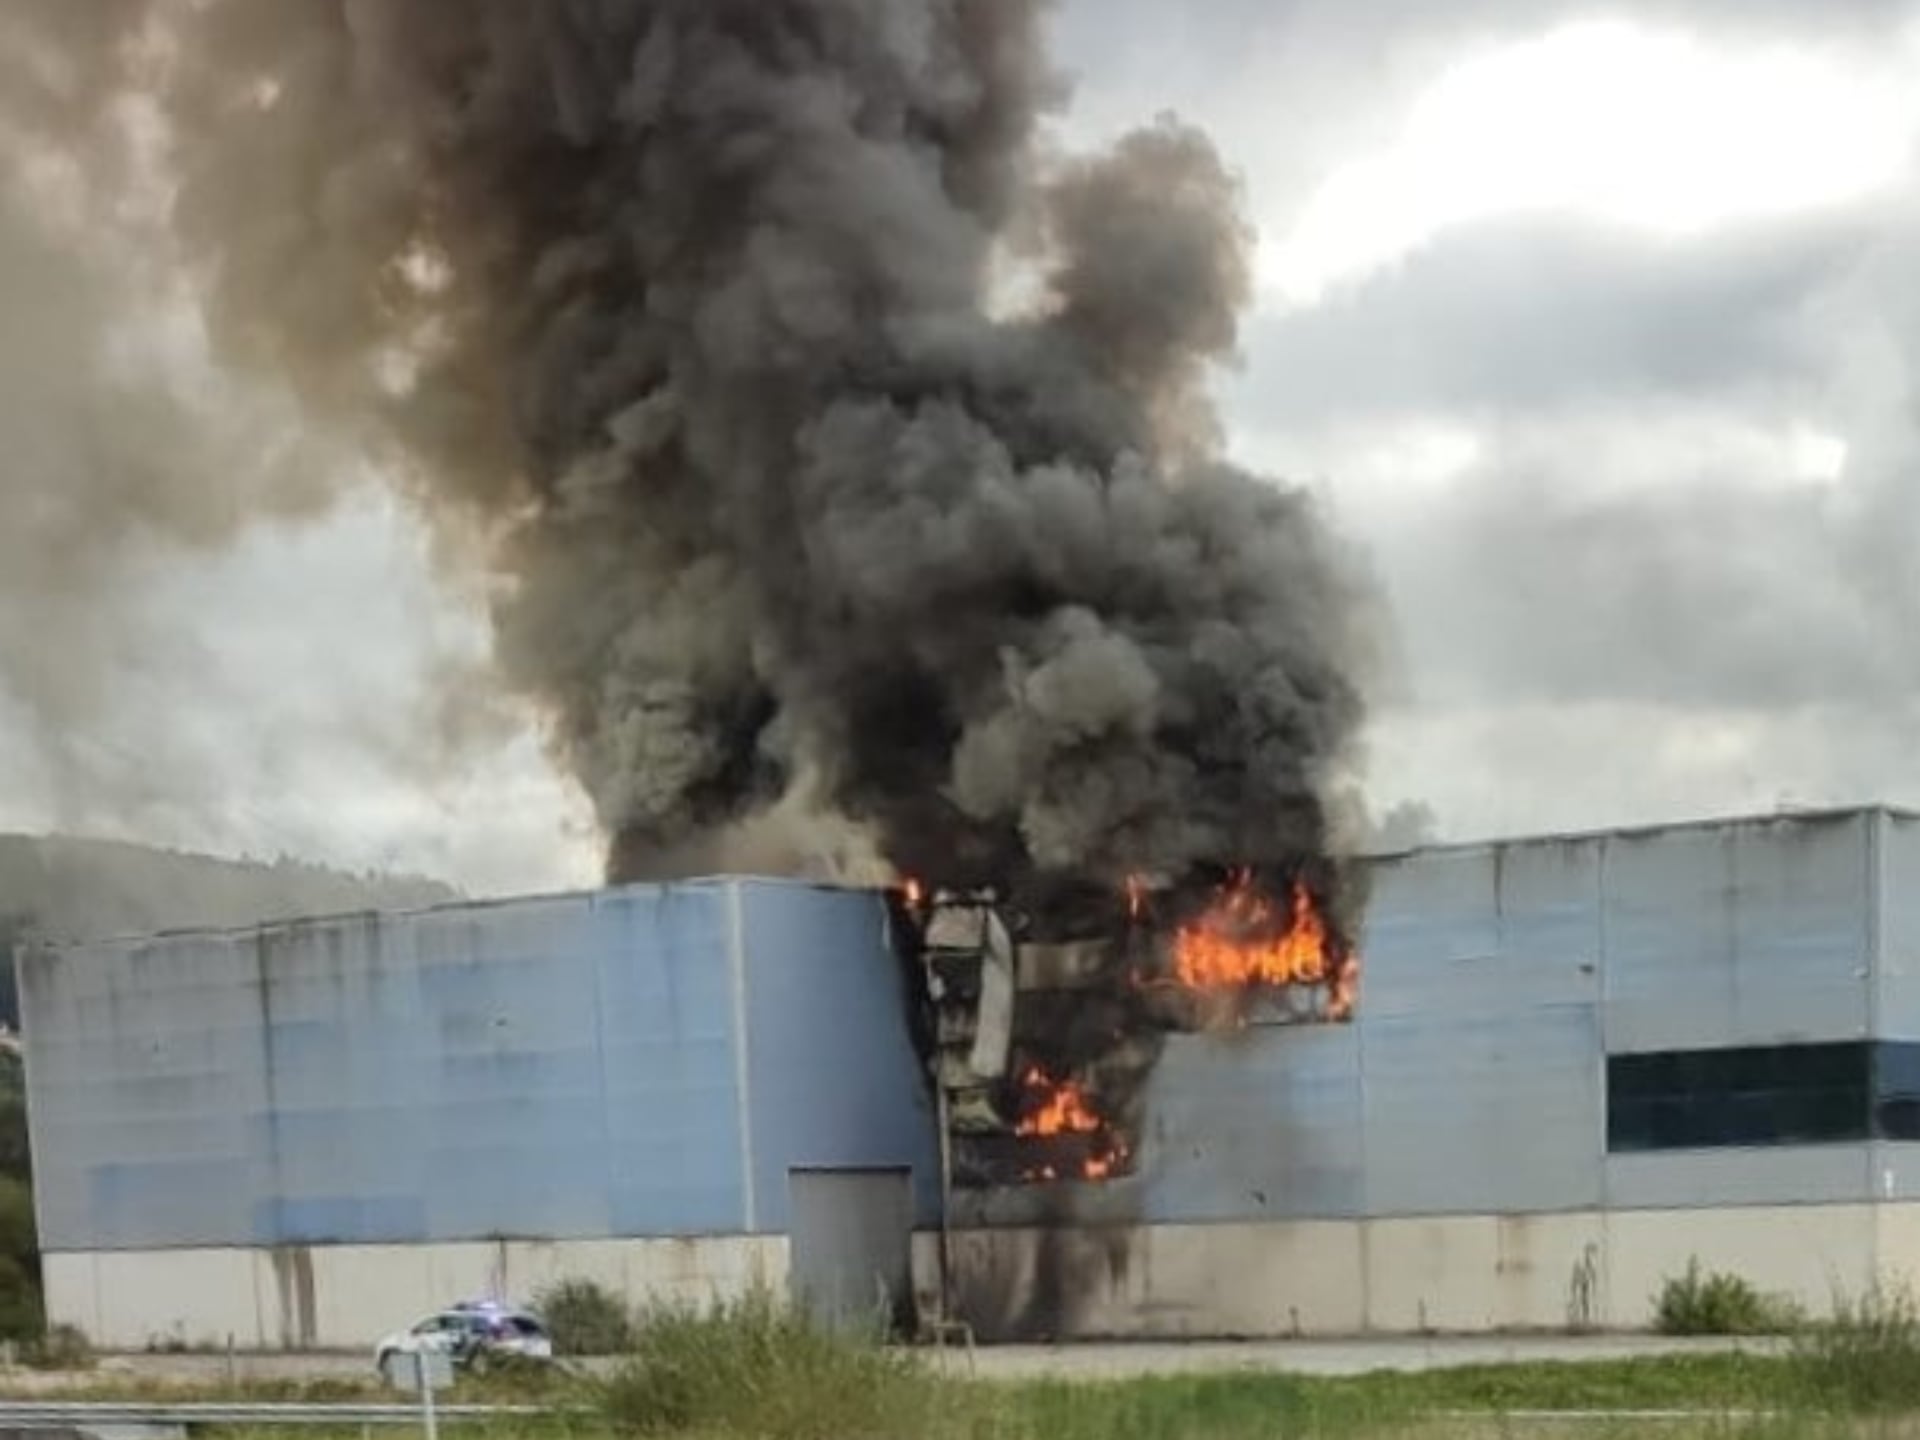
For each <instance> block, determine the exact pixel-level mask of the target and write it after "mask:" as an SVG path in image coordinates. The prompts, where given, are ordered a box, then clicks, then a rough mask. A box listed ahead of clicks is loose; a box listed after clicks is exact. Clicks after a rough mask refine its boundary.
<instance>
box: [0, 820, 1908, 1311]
mask: <svg viewBox="0 0 1920 1440" xmlns="http://www.w3.org/2000/svg"><path fill="white" fill-rule="evenodd" d="M1362 878H1363V880H1364V884H1365V893H1366V897H1367V898H1366V902H1365V907H1364V911H1363V912H1362V913H1361V914H1360V915H1359V917H1358V920H1357V923H1356V924H1355V925H1354V926H1353V929H1352V935H1353V940H1352V942H1351V943H1348V942H1347V941H1346V940H1344V939H1343V938H1342V935H1341V927H1340V925H1339V924H1338V923H1337V922H1336V921H1335V919H1334V916H1333V914H1332V913H1331V911H1330V909H1329V908H1328V907H1326V906H1325V905H1324V904H1323V898H1322V893H1321V891H1322V887H1323V884H1324V877H1320V876H1317V875H1315V874H1313V873H1296V874H1284V875H1258V874H1248V873H1243V872H1235V873H1228V874H1221V875H1214V876H1209V877H1203V878H1202V879H1199V880H1194V881H1191V882H1187V883H1182V884H1165V883H1161V882H1159V881H1154V880H1143V881H1142V882H1141V883H1139V884H1137V885H1133V886H1127V885H1122V886H1120V887H1118V888H1116V890H1115V891H1114V892H1113V893H1112V894H1110V895H1101V896H1098V897H1094V896H1089V897H1087V898H1086V899H1085V901H1084V902H1081V901H1075V902H1074V903H1072V904H1067V903H1059V904H1055V905H1051V906H1049V907H1047V908H1046V910H1045V912H1044V914H1045V916H1046V917H1047V918H1046V920H1045V922H1044V924H1042V923H1039V922H1036V920H1035V918H1034V915H1033V914H1030V913H1028V912H1026V911H1024V910H1023V909H1022V907H1021V906H1020V905H1018V904H1016V903H1014V902H1012V901H1010V900H1002V899H1000V898H998V897H990V896H986V895H982V894H978V893H975V892H954V891H948V892H944V893H943V892H940V891H937V890H934V889H932V888H929V889H927V890H924V891H918V890H915V891H896V892H892V893H888V894H880V893H876V892H868V891H857V890H826V889H818V888H812V887H807V886H802V885H797V884H791V883H782V882H773V881H755V880H719V881H712V882H690V883H686V884H680V885H671V886H630V887H622V888H615V889H611V890H607V891H603V892H598V893H592V894H583V895H577V896H569V897H560V898H552V899H530V900H524V901H515V902H507V903H501V904H492V905H467V906H453V907H445V908H439V909H433V910H427V911H421V912H416V913H411V914H395V915H386V916H356V917H346V918H340V919H333V920H314V921H311V922H304V923H300V924H294V925H282V926H270V927H267V928H264V929H258V930H249V931H243V932H228V933H206V934H180V935H170V936H163V937H159V938H154V939H146V940H137V941H127V942H124V943H117V944H102V945H92V946H82V947H75V948H69V949H64V950H34V951H29V952H27V953H25V954H24V955H23V956H22V959H21V962H20V970H21V981H22V986H21V989H22V998H23V1004H24V1032H25V1039H26V1047H27V1060H28V1082H29V1089H30V1103H31V1112H32V1118H33V1126H34V1135H33V1143H34V1152H35V1159H36V1166H35V1172H36V1185H37V1195H36V1199H37V1204H38V1211H39V1219H40V1225H41V1233H42V1236H43V1241H44V1244H45V1246H46V1250H47V1254H46V1260H45V1270H46V1279H47V1290H48V1296H49V1304H50V1306H51V1309H52V1312H53V1317H54V1318H55V1319H56V1320H62V1321H68V1322H71V1323H74V1324H77V1325H80V1326H82V1327H84V1328H85V1329H87V1330H88V1331H89V1332H91V1333H92V1334H94V1335H96V1336H97V1337H99V1338H100V1339H102V1340H104V1341H107V1342H109V1343H114V1344H121V1345H139V1344H144V1343H146V1342H148V1341H150V1340H154V1339H164V1338H169V1337H172V1338H178V1339H184V1340H187V1341H199V1340H207V1339H224V1338H225V1337H226V1336H228V1335H232V1336H233V1337H235V1339H236V1341H237V1342H238V1343H240V1344H242V1345H264V1346H269V1347H271V1346H278V1345H311V1344H322V1345H336V1344H338V1345H345V1344H359V1343H363V1342H366V1341H368V1340H370V1339H371V1338H373V1337H374V1336H375V1335H377V1334H378V1333H380V1332H383V1331H385V1330H387V1329H390V1328H391V1327H393V1326H394V1325H396V1324H399V1323H404V1322H405V1321H407V1320H409V1319H411V1318H414V1317H415V1316H416V1315H417V1314H418V1313H421V1312H423V1311H425V1310H427V1309H430V1308H431V1307H433V1306H435V1305H439V1304H442V1303H445V1302H446V1301H447V1300H448V1299H450V1298H455V1297H458V1296H460V1295H462V1294H465V1293H471V1292H482V1291H489V1290H491V1291H503V1292H506V1293H510V1294H512V1295H515V1296H523V1295H526V1294H528V1293H531V1292H533V1291H535V1290H537V1289H538V1288H539V1287H540V1286H541V1285H542V1284H543V1283H545V1282H546V1281H548V1280H550V1279H553V1278H557V1277H560V1276H569V1275H586V1276H591V1277H593V1278H596V1279H599V1280H601V1281H602V1282H604V1283H607V1284H609V1285H612V1286H614V1287H616V1288H619V1289H621V1290H623V1291H624V1292H625V1293H626V1294H627V1295H629V1296H630V1297H631V1298H634V1299H636V1300H638V1299H640V1298H643V1297H658V1296H681V1297H687V1296H704V1295H709V1294H714V1293H724V1292H728V1291H733V1290H737V1289H739V1288H742V1287H744V1286H746V1285H749V1284H751V1283H753V1282H754V1281H755V1280H756V1279H758V1280H764V1281H767V1282H769V1283H773V1284H776V1285H778V1284H786V1285H789V1286H791V1287H792V1289H793V1290H794V1291H795V1292H796V1293H799V1294H803V1295H805V1296H807V1297H809V1298H810V1299H812V1300H813V1301H815V1302H817V1303H822V1304H827V1305H833V1304H842V1305H844V1304H855V1303H857V1304H860V1305H862V1306H865V1305H867V1304H870V1303H871V1302H872V1300H873V1299H874V1298H875V1297H877V1296H879V1295H881V1294H886V1295H888V1296H890V1298H891V1300H892V1302H893V1304H894V1306H895V1309H896V1313H897V1315H898V1316H899V1318H900V1319H901V1321H902V1322H903V1324H907V1323H912V1322H914V1321H916V1320H917V1321H925V1320H927V1319H929V1318H931V1317H936V1316H940V1315H943V1314H944V1315H953V1316H959V1317H962V1318H965V1319H967V1320H968V1321H970V1322H971V1323H972V1324H973V1325H974V1326H975V1327H976V1328H977V1330H978V1331H979V1333H981V1334H983V1335H988V1336H1011V1335H1134V1336H1140V1335H1166V1336H1192V1335H1246V1334H1261V1335H1276V1334H1292V1333H1328V1332H1350V1331H1358V1330H1362V1329H1377V1330H1386V1331H1411V1330H1416V1329H1428V1328H1431V1329H1444V1330H1479V1329H1487V1328H1491V1327H1513V1326H1529V1327H1540V1326H1563V1325H1566V1324H1569V1323H1581V1324H1599V1325H1621V1326H1631V1325H1636V1324H1640V1323H1644V1322H1645V1321H1646V1319H1647V1318H1648V1311H1649V1300H1650V1297H1651V1295H1652V1294H1653V1292H1654V1290H1655V1289H1656V1287H1657V1285H1658V1283H1659V1281H1660V1279H1661V1278H1662V1277H1663V1276H1665V1275H1668V1274H1671V1273H1675V1272H1677V1271H1679V1270H1681V1269H1683V1268H1684V1267H1685V1266H1686V1264H1687V1262H1688V1261H1689V1260H1690V1259H1692V1258H1694V1257H1698V1258H1699V1259H1700V1260H1701V1261H1702V1263H1704V1264H1707V1265H1709V1266H1717V1267H1722V1268H1727V1269H1732V1270H1736V1271H1738V1272H1740V1273H1742V1274H1744V1275H1746V1276H1748V1277H1749V1278H1750V1279H1752V1280H1753V1281H1754V1282H1755V1283H1757V1284H1760V1285H1762V1286H1763V1287H1764V1288H1767V1289H1770V1290H1779V1291H1782V1292H1785V1293H1788V1294H1791V1295H1794V1296H1796V1297H1797V1298H1799V1299H1801V1300H1803V1301H1805V1302H1806V1303H1808V1304H1809V1305H1811V1306H1813V1307H1815V1308H1818V1307H1820V1306H1823V1305H1825V1304H1826V1303H1828V1301H1829V1299H1830V1295H1831V1293H1832V1288H1833V1286H1834V1285H1835V1284H1836V1283H1838V1284H1839V1285H1840V1286H1841V1287H1842V1288H1843V1289H1850V1290H1851V1289H1859V1288H1863V1287H1864V1286H1865V1285H1866V1284H1867V1283H1869V1281H1870V1280H1871V1279H1872V1278H1873V1277H1875V1276H1877V1275H1881V1274H1885V1273H1891V1272H1907V1273H1911V1272H1912V1270H1913V1269H1914V1267H1915V1266H1920V1158H1916V1157H1920V1148H1916V1142H1920V1127H1916V1125H1915V1123H1914V1120H1915V1116H1916V1114H1920V1078H1917V1077H1920V1060H1917V1059H1916V1056H1917V1055H1920V1052H1917V1051H1916V1049H1915V1046H1914V1045H1913V1043H1911V1041H1910V1040H1909V1039H1908V1038H1906V1037H1910V1036H1912V1035H1914V1034H1915V1033H1920V1009H1916V1006H1917V1005H1920V990H1916V988H1915V984H1914V979H1913V976H1912V974H1911V971H1912V961H1911V958H1910V957H1911V953H1912V952H1913V950H1914V946H1915V942H1916V939H1917V938H1920V931H1917V930H1916V928H1915V927H1916V924H1920V915H1916V913H1915V912H1914V909H1913V906H1912V905H1911V903H1909V901H1908V899H1907V898H1906V897H1907V896H1909V895H1910V894H1912V893H1920V817H1914V816H1910V815H1906V814H1902V813H1897V812H1889V811H1885V810H1861V811H1852V812H1846V813H1835V814H1822V815H1800V816H1793V817H1773V818H1768V819H1758V820H1752V821H1742V822H1730V823H1712V824H1707V823H1703V824H1697V825H1683V826H1675V827H1670V828H1663V829H1651V830H1641V831H1621V832H1613V833H1605V834H1592V835H1578V836H1565V837H1551V838H1541V839H1523V840H1514V841H1510V842H1505V843H1499V844H1485V845H1467V846H1457V847H1439V848H1432V849H1425V850H1420V851H1416V852H1413V853H1410V854H1404V855H1395V856H1387V857H1381V858H1378V859H1376V860H1373V861H1371V862H1369V863H1368V864H1367V865H1366V866H1365V873H1364V876H1363V877H1362ZM1063 916H1064V917H1072V918H1071V919H1062V918H1061V917H1063Z"/></svg>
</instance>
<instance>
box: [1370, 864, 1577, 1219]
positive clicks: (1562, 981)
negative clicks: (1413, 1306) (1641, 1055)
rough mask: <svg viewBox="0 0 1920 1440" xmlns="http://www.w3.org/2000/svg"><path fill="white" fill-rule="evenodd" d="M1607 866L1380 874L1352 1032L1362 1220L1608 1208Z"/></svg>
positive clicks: (1398, 868)
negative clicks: (1603, 904) (1603, 882)
mask: <svg viewBox="0 0 1920 1440" xmlns="http://www.w3.org/2000/svg"><path fill="white" fill-rule="evenodd" d="M1599 855H1600V851H1599V846H1598V844H1597V843H1595V842H1593V841H1547V842H1541V843H1538V844H1534V843H1527V842H1520V843H1515V844H1511V845H1493V846H1476V847H1469V848H1462V849H1454V850H1444V851H1435V852H1429V853H1426V854H1418V855H1414V856H1410V857H1407V858H1405V859H1400V860H1394V861H1388V862H1385V863H1383V864H1381V865H1379V866H1377V867H1376V868H1375V870H1374V873H1373V876H1372V882H1373V888H1372V893H1371V899H1370V907H1369V910H1368V915H1367V924H1366V929H1365V933H1364V936H1363V955H1364V969H1363V980H1362V989H1361V1005H1360V1011H1359V1021H1358V1025H1359V1036H1360V1047H1359V1053H1360V1062H1361V1067H1362V1080H1361V1090H1362V1094H1363V1096H1364V1103H1363V1117H1362V1127H1361V1134H1362V1151H1363V1154H1364V1157H1365V1176H1366V1182H1365V1207H1364V1213H1367V1214H1371V1215H1423V1214H1441V1213H1449V1212H1485V1211H1502V1210H1558V1209H1571V1208H1576V1207H1580V1206H1587V1205H1593V1204H1596V1203H1598V1200H1599V1195H1600V1187H1601V1170H1600V1150H1601V1145H1602V1139H1603V1136H1604V1133H1605V1115H1604V1097H1603V1093H1602V1088H1601V1087H1602V1075H1603V1070H1602V1058H1601V1049H1600V1037H1599V1018H1598V996H1599V977H1598V966H1599V960H1600V943H1601V934H1600V881H1599V876H1600V859H1599ZM1430 915H1438V916H1440V917H1441V919H1440V921H1439V923H1438V924H1437V925H1429V924H1428V922H1427V917H1428V916H1430ZM1516 1135H1524V1136H1526V1137H1527V1142H1526V1143H1525V1144H1524V1145H1521V1144H1515V1143H1514V1137H1515V1136H1516Z"/></svg>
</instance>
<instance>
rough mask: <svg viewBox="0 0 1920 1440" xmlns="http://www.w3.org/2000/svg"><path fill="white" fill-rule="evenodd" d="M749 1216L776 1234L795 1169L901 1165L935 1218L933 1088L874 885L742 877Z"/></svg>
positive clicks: (928, 1216) (782, 1226)
mask: <svg viewBox="0 0 1920 1440" xmlns="http://www.w3.org/2000/svg"><path fill="white" fill-rule="evenodd" d="M739 896H740V904H741V910H742V927H741V939H742V946H741V954H742V957H743V964H744V967H745V981H746V985H745V991H744V995H745V1008H746V1047H747V1113H748V1119H747V1133H748V1135H749V1136H750V1138H751V1146H752V1152H753V1186H754V1225H755V1228H756V1229H758V1230H761V1231H765V1232H769V1233H783V1232H784V1231H785V1230H786V1228H787V1223H788V1209H789V1206H788V1188H787V1176H788V1172H789V1170H790V1169H791V1168H792V1167H794V1166H813V1167H838V1166H847V1167H861V1166H892V1165H905V1166H910V1167H911V1168H912V1170H913V1178H914V1189H915V1204H916V1208H917V1210H918V1212H919V1218H920V1221H921V1223H923V1224H933V1223H936V1222H937V1221H938V1219H939V1214H940V1210H939V1205H940V1168H939V1167H940V1156H939V1147H938V1144H937V1141H936V1132H935V1126H934V1119H933V1109H932V1105H933V1102H932V1098H931V1095H930V1093H929V1087H928V1084H927V1081H926V1079H925V1072H924V1070H923V1069H922V1068H921V1064H920V1060H919V1057H918V1056H917V1055H915V1053H914V1050H913V1045H912V1043H911V1040H910V1039H909V1036H908V1031H907V1027H906V1013H907V1012H906V992H905V988H904V979H903V977H902V975H901V973H900V969H899V965H898V963H897V961H896V960H895V959H894V957H893V954H892V951H891V949H890V945H889V942H888V939H887V933H886V907H885V906H884V905H883V904H882V903H881V900H880V898H879V897H878V896H876V895H871V894H861V893H855V892H849V891H845V890H825V889H819V888H816V887H812V886H807V885H781V884H772V883H762V884H749V883H744V882H743V883H742V884H741V885H740V889H739Z"/></svg>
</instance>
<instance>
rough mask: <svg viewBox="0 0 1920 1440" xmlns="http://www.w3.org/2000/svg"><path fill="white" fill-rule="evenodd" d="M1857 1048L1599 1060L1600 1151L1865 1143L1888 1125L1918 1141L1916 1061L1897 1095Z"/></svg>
mask: <svg viewBox="0 0 1920 1440" xmlns="http://www.w3.org/2000/svg"><path fill="white" fill-rule="evenodd" d="M1893 1049H1903V1050H1920V1047H1916V1046H1881V1045H1871V1044H1868V1043H1867V1042H1864V1041H1844V1042H1840V1043H1835V1044H1821V1045H1755V1046H1743V1047H1739V1048H1734V1049H1724V1050H1666V1051H1660V1052H1657V1053H1653V1054H1645V1055H1609V1056H1608V1057H1607V1149H1608V1150H1609V1151H1610V1152H1612V1153H1614V1154H1623V1153H1633V1152H1636V1151H1646V1150H1704V1149H1718V1148H1731V1147H1746V1146H1761V1145H1821V1144H1831V1143H1835V1142H1840V1141H1849V1140H1853V1141H1857V1140H1866V1139H1868V1138H1869V1137H1870V1136H1872V1135H1874V1134H1877V1133H1881V1128H1882V1127H1883V1126H1885V1125H1887V1124H1889V1123H1890V1122H1895V1121H1897V1122H1898V1123H1902V1124H1906V1125H1908V1126H1910V1127H1912V1128H1914V1130H1915V1132H1916V1134H1920V1056H1905V1057H1902V1059H1901V1061H1900V1064H1901V1065H1903V1066H1905V1067H1906V1068H1905V1069H1903V1070H1902V1071H1901V1074H1902V1076H1903V1077H1904V1078H1903V1081H1902V1083H1903V1084H1904V1085H1905V1088H1904V1089H1903V1090H1901V1091H1899V1092H1898V1093H1897V1095H1895V1094H1893V1093H1891V1092H1887V1093H1883V1091H1882V1089H1881V1087H1880V1086H1879V1085H1877V1084H1876V1071H1877V1068H1878V1067H1877V1065H1876V1060H1877V1059H1878V1056H1877V1055H1876V1052H1877V1051H1880V1050H1893Z"/></svg>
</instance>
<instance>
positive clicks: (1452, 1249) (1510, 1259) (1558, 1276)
mask: <svg viewBox="0 0 1920 1440" xmlns="http://www.w3.org/2000/svg"><path fill="white" fill-rule="evenodd" d="M1361 1237H1362V1245H1363V1247H1364V1251H1365V1256H1366V1293H1367V1312H1366V1318H1367V1328H1368V1329H1370V1330H1379V1331H1385V1332H1389V1333H1396V1334H1397V1333H1410V1332H1414V1331H1425V1330H1439V1331H1474V1330H1490V1329H1503V1330H1506V1329H1525V1330H1538V1329H1560V1328H1564V1327H1566V1326H1567V1325H1569V1324H1572V1323H1575V1322H1576V1321H1578V1320H1582V1319H1583V1318H1584V1320H1585V1321H1587V1322H1589V1323H1597V1322H1598V1320H1599V1319H1600V1317H1601V1316H1603V1315H1604V1313H1605V1306H1606V1297H1605V1292H1604V1290H1603V1289H1602V1288H1601V1284H1600V1282H1601V1281H1602V1279H1603V1277H1604V1266H1603V1264H1602V1253H1601V1252H1602V1248H1603V1246H1604V1244H1605V1231H1604V1228H1603V1225H1602V1222H1601V1217H1600V1216H1599V1215H1598V1214H1597V1213H1594V1212H1588V1213H1584V1214H1573V1215H1509V1216H1494V1215H1469V1216H1444V1217H1434V1218H1432V1219H1425V1220H1376V1221H1372V1222H1370V1223H1369V1224H1367V1225H1366V1226H1364V1227H1362V1231H1361Z"/></svg>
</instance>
